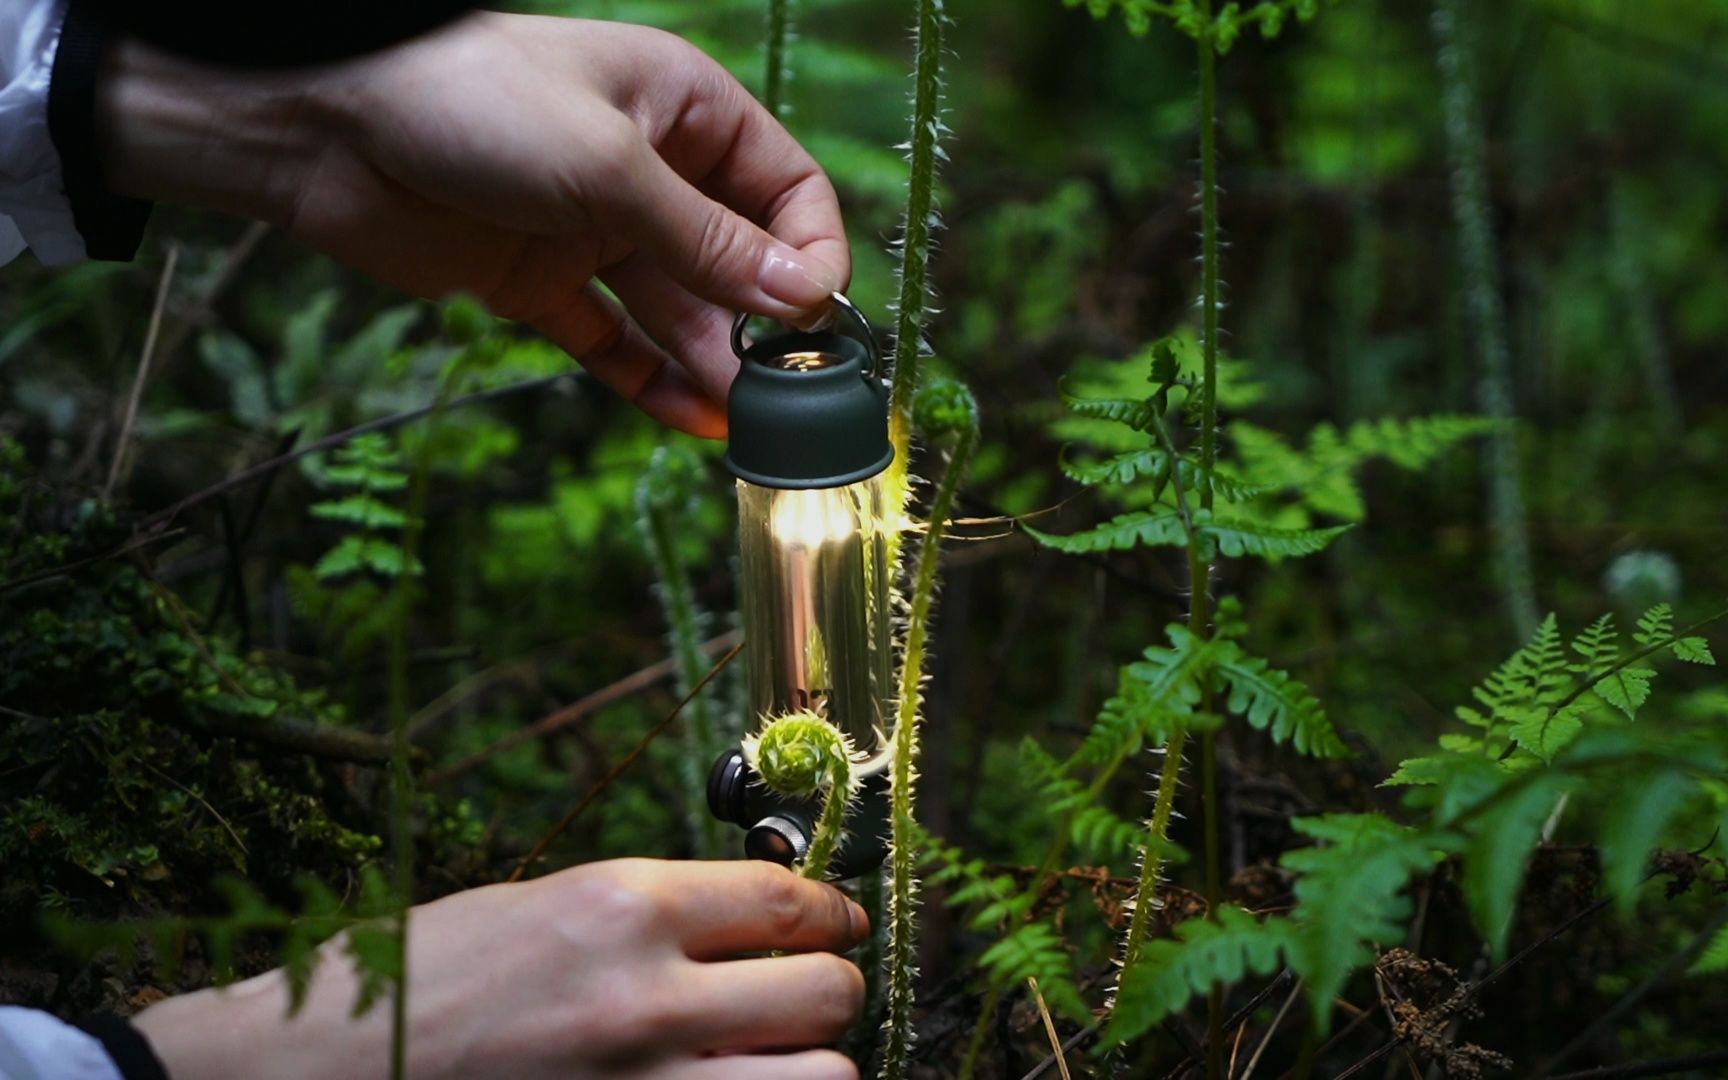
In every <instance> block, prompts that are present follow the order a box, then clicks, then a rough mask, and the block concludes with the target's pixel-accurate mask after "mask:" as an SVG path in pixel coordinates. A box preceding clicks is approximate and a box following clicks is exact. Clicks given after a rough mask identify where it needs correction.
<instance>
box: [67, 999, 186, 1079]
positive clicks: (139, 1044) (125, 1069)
mask: <svg viewBox="0 0 1728 1080" xmlns="http://www.w3.org/2000/svg"><path fill="white" fill-rule="evenodd" d="M78 1029H79V1030H80V1031H82V1032H84V1033H85V1034H86V1035H89V1036H91V1037H92V1038H94V1039H96V1040H97V1041H98V1042H100V1043H101V1044H102V1049H104V1050H106V1051H108V1057H109V1058H110V1059H111V1060H112V1061H113V1062H114V1067H115V1068H116V1069H119V1070H120V1075H121V1076H123V1077H125V1080H168V1070H167V1069H164V1068H163V1067H162V1059H160V1058H158V1057H157V1056H156V1051H154V1050H152V1049H151V1048H150V1042H149V1040H147V1039H145V1038H144V1033H143V1032H141V1031H139V1030H138V1029H137V1028H135V1027H133V1026H132V1024H131V1023H130V1022H129V1021H127V1020H123V1019H121V1018H120V1017H118V1016H106V1015H104V1016H92V1017H91V1018H90V1019H88V1020H85V1021H84V1022H82V1023H80V1024H79V1025H78Z"/></svg>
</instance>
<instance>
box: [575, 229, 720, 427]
mask: <svg viewBox="0 0 1728 1080" xmlns="http://www.w3.org/2000/svg"><path fill="white" fill-rule="evenodd" d="M600 277H601V280H603V281H604V282H605V283H606V284H607V286H608V287H609V288H611V290H612V291H613V292H614V293H615V294H617V296H618V299H620V300H622V301H623V302H624V306H625V307H626V308H628V309H629V311H630V315H631V317H632V318H634V319H635V320H636V322H637V323H638V324H639V325H640V326H641V327H642V329H643V330H645V331H647V333H648V336H649V337H651V338H653V339H654V341H655V342H656V343H657V344H658V345H659V346H660V347H661V348H662V349H664V350H666V352H667V353H669V354H670V355H671V357H672V359H674V360H676V361H677V362H678V363H679V365H680V366H682V367H683V368H684V370H685V371H687V372H689V373H690V376H691V377H692V378H693V379H695V381H696V384H697V385H698V386H700V387H701V388H702V389H703V391H704V392H705V393H707V395H708V396H709V397H711V398H713V399H714V400H715V401H720V402H724V401H725V400H726V398H727V396H728V395H729V394H730V393H731V390H732V379H733V378H734V377H735V376H736V375H737V374H738V358H737V357H736V356H734V355H733V354H732V342H731V331H732V319H733V313H732V312H729V311H726V310H724V309H722V308H719V307H716V306H715V305H713V304H710V303H709V302H708V301H706V300H703V299H700V298H699V297H697V296H696V295H695V294H693V293H691V292H690V291H689V290H688V289H686V288H684V286H682V285H680V284H678V282H676V281H674V280H672V278H671V276H670V275H668V274H667V273H666V272H665V271H663V270H661V269H660V268H659V267H658V266H655V265H654V263H653V262H652V261H651V260H649V259H648V258H647V257H646V256H644V255H642V254H640V253H638V254H635V255H632V256H630V257H629V258H628V259H625V260H624V261H623V262H622V263H619V264H618V265H616V266H614V267H612V268H611V269H609V270H606V271H604V272H602V273H601V275H600Z"/></svg>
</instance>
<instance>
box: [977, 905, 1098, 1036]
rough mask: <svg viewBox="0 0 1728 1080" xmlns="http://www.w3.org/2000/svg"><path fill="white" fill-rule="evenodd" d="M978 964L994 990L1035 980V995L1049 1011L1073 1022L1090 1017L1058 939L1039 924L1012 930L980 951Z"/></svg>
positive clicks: (1053, 933)
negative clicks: (1036, 989) (1060, 1014)
mask: <svg viewBox="0 0 1728 1080" xmlns="http://www.w3.org/2000/svg"><path fill="white" fill-rule="evenodd" d="M978 964H979V966H980V967H982V968H983V969H984V971H985V972H986V974H987V975H988V976H989V978H990V982H991V984H992V985H994V986H997V987H1018V986H1021V985H1023V984H1024V983H1025V982H1026V980H1027V979H1029V978H1032V979H1037V980H1038V991H1039V993H1041V994H1043V995H1044V1000H1045V1001H1047V1002H1049V1004H1050V1006H1051V1008H1053V1009H1055V1010H1057V1011H1058V1012H1061V1013H1063V1014H1065V1015H1067V1016H1068V1017H1069V1018H1071V1019H1074V1020H1083V1019H1086V1018H1088V1017H1090V1015H1091V1010H1090V1009H1088V1008H1087V1007H1086V1001H1085V999H1084V998H1082V997H1081V996H1080V991H1079V990H1078V989H1077V988H1076V987H1075V985H1074V960H1073V957H1071V956H1069V955H1068V949H1067V946H1066V944H1065V943H1064V942H1063V940H1062V935H1060V934H1058V933H1057V932H1056V930H1055V929H1054V928H1053V927H1052V926H1050V924H1049V923H1047V922H1044V921H1042V920H1040V921H1038V922H1030V923H1027V924H1025V925H1024V926H1019V927H1016V928H1015V929H1014V931H1013V932H1012V933H1010V934H1009V935H1008V936H1007V937H1005V938H1003V939H1002V940H1001V941H998V942H996V943H995V944H994V945H992V946H990V947H989V948H988V949H985V950H984V955H982V956H980V957H979V958H978Z"/></svg>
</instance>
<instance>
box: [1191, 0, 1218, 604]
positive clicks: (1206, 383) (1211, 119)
mask: <svg viewBox="0 0 1728 1080" xmlns="http://www.w3.org/2000/svg"><path fill="white" fill-rule="evenodd" d="M1195 7H1196V8H1198V9H1199V14H1200V17H1201V19H1202V20H1203V25H1204V27H1205V28H1204V30H1203V31H1202V32H1201V33H1200V34H1199V35H1197V36H1196V38H1195V43H1196V44H1197V45H1198V47H1199V62H1200V326H1201V333H1200V356H1201V363H1202V369H1201V382H1200V468H1201V469H1202V470H1204V471H1205V472H1207V473H1210V472H1211V471H1212V466H1213V464H1214V463H1215V462H1216V461H1217V460H1218V293H1219V285H1218V278H1219V274H1218V77H1217V66H1218V54H1217V53H1216V52H1215V51H1214V46H1213V38H1212V30H1213V27H1212V0H1200V2H1199V3H1198V4H1196V5H1195ZM1200 505H1201V506H1202V507H1204V508H1206V509H1208V510H1210V509H1211V508H1212V488H1211V485H1207V486H1206V487H1205V488H1204V489H1202V490H1201V492H1200ZM1195 584H1196V585H1198V584H1199V583H1198V582H1196V583H1195ZM1200 595H1201V594H1200V593H1198V592H1197V593H1196V594H1195V598H1196V600H1198V599H1199V597H1200Z"/></svg>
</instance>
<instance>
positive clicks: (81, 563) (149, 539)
mask: <svg viewBox="0 0 1728 1080" xmlns="http://www.w3.org/2000/svg"><path fill="white" fill-rule="evenodd" d="M185 532H186V530H185V529H169V530H168V531H167V532H159V533H153V534H151V535H149V536H134V537H132V538H131V539H130V540H128V541H126V542H125V543H124V544H121V545H120V546H119V547H117V548H114V549H113V550H112V551H104V552H100V553H98V554H96V555H89V556H86V557H84V558H82V559H73V560H72V561H71V562H69V563H62V564H61V565H59V566H50V567H48V568H47V569H45V570H33V571H31V572H30V573H28V574H25V575H24V576H22V577H15V578H13V579H12V580H10V581H0V596H4V595H5V594H6V593H9V592H11V591H13V590H14V589H22V588H23V587H24V586H26V585H34V584H36V583H37V582H38V581H46V580H48V579H49V578H55V577H60V576H62V575H64V574H70V573H71V572H72V571H74V570H82V569H83V568H84V567H86V566H90V565H92V564H94V563H99V562H104V561H106V560H108V559H118V558H120V557H121V556H123V555H130V554H131V553H132V552H134V551H137V550H138V549H139V548H141V547H145V546H147V545H149V544H160V543H162V542H163V541H165V540H173V539H174V538H176V537H178V536H181V535H183V534H184V533H185Z"/></svg>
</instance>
